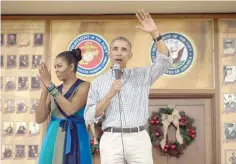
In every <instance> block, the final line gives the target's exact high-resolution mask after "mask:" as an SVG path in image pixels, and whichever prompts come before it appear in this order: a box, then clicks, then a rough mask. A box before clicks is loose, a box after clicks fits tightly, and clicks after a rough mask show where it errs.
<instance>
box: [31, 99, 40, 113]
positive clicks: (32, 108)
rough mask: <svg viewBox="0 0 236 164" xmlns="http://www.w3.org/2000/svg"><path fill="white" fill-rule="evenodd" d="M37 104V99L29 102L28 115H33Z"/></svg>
mask: <svg viewBox="0 0 236 164" xmlns="http://www.w3.org/2000/svg"><path fill="white" fill-rule="evenodd" d="M38 104H39V99H31V100H30V113H31V114H32V113H35V111H36V107H37V106H38Z"/></svg>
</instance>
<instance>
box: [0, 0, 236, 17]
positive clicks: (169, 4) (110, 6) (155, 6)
mask: <svg viewBox="0 0 236 164" xmlns="http://www.w3.org/2000/svg"><path fill="white" fill-rule="evenodd" d="M139 8H144V9H145V10H147V11H148V12H150V13H156V14H173V13H236V1H206V0H202V1H193V0H188V1H176V0H173V1H148V2H147V1H114V0H110V1H91V0H90V1H89V0H87V1H55V0H53V1H35V0H34V1H32V0H31V1H9V0H7V1H6V0H5V1H2V2H1V14H4V15H8V14H29V15H34V14H46V15H47V14H48V15H49V14H53V15H54V14H133V13H135V12H136V11H137V9H139Z"/></svg>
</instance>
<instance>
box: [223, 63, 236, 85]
mask: <svg viewBox="0 0 236 164" xmlns="http://www.w3.org/2000/svg"><path fill="white" fill-rule="evenodd" d="M235 68H236V66H224V82H225V83H234V82H235V81H236V79H235V78H236V70H235Z"/></svg>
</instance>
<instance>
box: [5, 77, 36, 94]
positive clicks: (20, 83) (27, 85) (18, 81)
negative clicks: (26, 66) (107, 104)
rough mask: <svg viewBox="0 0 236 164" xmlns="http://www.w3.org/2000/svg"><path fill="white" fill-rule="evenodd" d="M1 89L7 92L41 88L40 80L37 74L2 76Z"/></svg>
mask: <svg viewBox="0 0 236 164" xmlns="http://www.w3.org/2000/svg"><path fill="white" fill-rule="evenodd" d="M1 90H2V91H5V92H10V91H27V90H40V80H39V78H38V77H37V76H27V75H24V76H2V77H1Z"/></svg>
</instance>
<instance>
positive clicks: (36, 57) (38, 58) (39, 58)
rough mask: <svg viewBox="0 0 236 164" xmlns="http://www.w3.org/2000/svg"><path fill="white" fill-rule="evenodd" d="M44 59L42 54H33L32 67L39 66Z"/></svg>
mask: <svg viewBox="0 0 236 164" xmlns="http://www.w3.org/2000/svg"><path fill="white" fill-rule="evenodd" d="M41 61H42V55H33V56H32V68H38V67H39V65H40V63H41Z"/></svg>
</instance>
